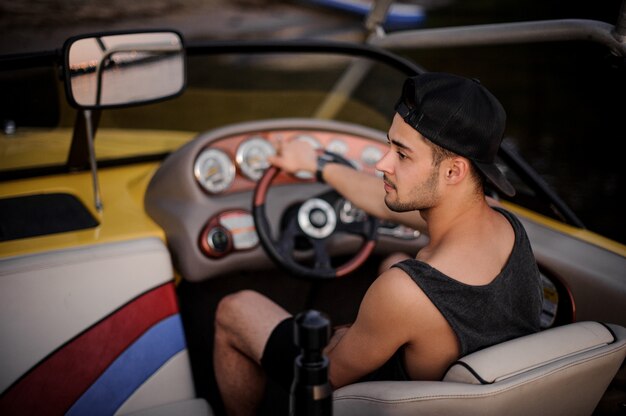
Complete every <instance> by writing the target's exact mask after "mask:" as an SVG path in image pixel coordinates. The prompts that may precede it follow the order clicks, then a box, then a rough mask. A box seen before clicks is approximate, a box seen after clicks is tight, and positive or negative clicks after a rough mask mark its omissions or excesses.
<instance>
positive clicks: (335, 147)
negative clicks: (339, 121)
mask: <svg viewBox="0 0 626 416" xmlns="http://www.w3.org/2000/svg"><path fill="white" fill-rule="evenodd" d="M326 150H328V151H329V152H333V153H337V154H338V155H342V156H343V155H345V154H346V153H348V145H347V144H346V142H344V141H343V140H340V139H333V140H332V141H331V142H330V143H328V146H326Z"/></svg>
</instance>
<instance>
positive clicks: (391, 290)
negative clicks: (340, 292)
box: [325, 269, 420, 389]
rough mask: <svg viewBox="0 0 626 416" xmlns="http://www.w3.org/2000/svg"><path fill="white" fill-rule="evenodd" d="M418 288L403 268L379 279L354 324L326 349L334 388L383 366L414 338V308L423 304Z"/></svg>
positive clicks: (363, 303)
mask: <svg viewBox="0 0 626 416" xmlns="http://www.w3.org/2000/svg"><path fill="white" fill-rule="evenodd" d="M417 290H418V289H417V285H415V283H414V282H413V281H411V279H410V278H409V277H408V276H407V275H406V274H405V273H404V272H402V271H401V270H400V269H392V270H389V271H387V272H385V273H383V274H382V275H380V276H379V277H378V279H376V281H375V282H374V283H373V284H372V285H371V286H370V288H369V289H368V291H367V293H366V294H365V297H364V298H363V301H362V302H361V306H360V308H359V313H358V315H357V318H356V321H355V322H354V324H353V325H352V326H351V327H349V328H342V330H340V331H338V332H337V333H336V334H335V335H334V336H333V337H332V339H331V342H330V343H329V346H328V347H327V349H326V351H325V352H326V354H327V355H328V358H329V360H330V368H329V378H330V383H331V385H332V386H333V388H335V389H336V388H339V387H342V386H345V385H346V384H350V383H353V382H355V381H357V380H359V379H360V378H361V377H363V376H365V375H367V374H368V373H370V372H372V371H374V370H376V369H377V368H379V367H381V366H382V365H383V364H384V363H385V362H386V361H387V360H388V359H389V358H391V356H392V355H393V354H394V353H395V352H396V350H397V349H398V348H400V347H402V346H403V345H405V344H407V343H408V342H409V341H410V339H411V333H412V330H413V328H414V327H415V326H416V322H415V321H416V315H415V314H414V313H413V312H414V311H415V309H416V307H417V308H418V307H419V306H417V305H415V292H416V291H417ZM409 311H410V312H411V313H407V312H409ZM417 319H420V318H419V315H417Z"/></svg>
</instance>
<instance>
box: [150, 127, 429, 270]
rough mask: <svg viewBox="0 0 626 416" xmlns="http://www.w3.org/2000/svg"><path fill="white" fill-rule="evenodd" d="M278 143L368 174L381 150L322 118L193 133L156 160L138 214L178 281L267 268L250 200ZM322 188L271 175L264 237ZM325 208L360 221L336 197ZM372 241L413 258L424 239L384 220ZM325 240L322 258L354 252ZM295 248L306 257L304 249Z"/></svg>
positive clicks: (373, 137)
mask: <svg viewBox="0 0 626 416" xmlns="http://www.w3.org/2000/svg"><path fill="white" fill-rule="evenodd" d="M280 140H304V141H307V142H309V143H311V144H312V146H313V147H315V148H317V149H325V150H328V151H332V152H334V153H337V154H339V155H341V156H343V157H344V158H345V159H347V160H348V161H349V162H350V163H351V164H352V165H353V167H354V168H355V169H359V170H362V171H365V172H368V173H370V174H372V175H377V172H376V168H375V165H376V162H378V160H379V159H380V158H381V157H382V156H383V155H384V153H385V152H386V147H387V145H386V136H385V134H384V133H383V132H380V131H377V130H373V129H369V128H364V127H361V126H355V125H351V124H345V123H340V122H336V121H327V120H309V119H307V120H298V119H285V120H272V121H259V122H248V123H242V124H237V125H234V126H231V127H225V128H221V129H217V130H211V131H209V132H205V133H201V134H199V135H198V136H197V137H196V138H195V139H194V140H192V141H191V142H189V143H187V144H186V145H185V146H183V147H182V148H180V149H179V150H178V151H176V152H175V153H173V154H172V155H170V156H169V157H168V158H167V159H166V160H165V161H164V163H163V164H162V165H161V167H160V168H159V169H158V170H157V172H156V173H155V175H154V177H153V178H152V180H151V182H150V184H149V186H148V189H147V191H146V199H145V206H146V210H147V212H148V214H149V215H150V216H151V217H152V218H153V219H154V220H155V221H156V222H157V223H158V224H159V225H160V226H161V227H162V228H163V230H164V231H165V234H166V236H167V239H168V243H169V245H170V247H171V250H172V255H173V258H174V262H175V263H176V266H177V268H178V269H179V271H180V273H181V274H182V276H184V278H185V279H187V280H190V281H201V280H206V279H209V278H212V277H216V276H219V275H222V274H225V273H232V272H236V271H241V270H251V269H259V268H266V267H270V266H272V262H271V260H270V259H269V258H268V256H267V254H266V253H265V252H264V251H263V248H262V247H261V246H260V244H259V236H258V233H257V230H256V228H255V222H254V218H253V213H252V210H253V207H252V200H253V194H254V190H255V187H256V185H257V183H258V182H259V180H260V178H261V177H262V175H263V173H264V172H265V170H266V168H267V167H268V166H269V163H268V161H267V158H268V156H269V155H272V154H274V152H275V150H274V149H275V144H276V143H277V142H278V141H280ZM329 190H330V188H329V187H328V186H327V185H324V184H320V183H318V182H316V181H315V178H313V177H312V175H311V174H310V173H307V172H297V173H296V174H295V175H288V174H286V173H284V172H281V173H279V174H278V176H277V177H276V178H275V179H274V180H273V182H272V186H271V188H270V190H269V191H268V195H267V198H266V203H267V209H266V213H267V216H268V220H269V222H270V224H272V232H273V233H278V232H279V228H280V227H281V220H282V219H283V216H284V214H285V212H287V211H288V210H289V209H293V207H294V206H296V205H299V204H302V203H303V202H305V201H307V200H308V199H310V198H313V197H315V196H316V195H320V194H322V193H324V192H328V191H329ZM332 209H333V210H334V211H335V215H336V218H337V219H338V221H342V222H344V223H350V222H353V221H355V220H358V219H359V218H361V217H362V216H363V215H365V214H364V213H363V212H362V211H361V210H360V209H358V208H356V207H354V206H353V205H352V204H351V203H350V202H349V201H347V200H345V199H343V198H340V197H338V198H336V200H335V201H334V203H333V204H332ZM378 235H379V239H378V243H377V247H376V250H377V251H378V252H383V253H384V252H393V251H404V252H408V253H414V252H415V250H416V249H418V248H419V247H420V245H423V244H425V242H426V241H427V237H426V236H424V235H421V234H420V233H419V232H418V231H417V230H413V229H410V228H407V227H405V226H402V225H398V224H392V223H388V222H380V223H378ZM331 240H332V241H330V242H329V245H330V247H329V252H330V254H332V255H334V256H335V255H337V256H340V255H348V254H349V253H350V252H353V251H357V250H358V248H359V244H360V242H359V241H358V240H359V238H358V237H357V236H353V235H337V236H334V235H333V237H332V238H331ZM296 249H301V251H302V253H301V256H302V257H306V256H307V253H306V252H307V249H310V247H306V245H303V246H302V247H296ZM309 251H310V250H309Z"/></svg>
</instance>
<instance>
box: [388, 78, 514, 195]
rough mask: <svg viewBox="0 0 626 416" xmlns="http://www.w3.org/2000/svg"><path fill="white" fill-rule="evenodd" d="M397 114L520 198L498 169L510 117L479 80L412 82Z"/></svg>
mask: <svg viewBox="0 0 626 416" xmlns="http://www.w3.org/2000/svg"><path fill="white" fill-rule="evenodd" d="M395 110H396V112H397V113H398V114H399V115H400V116H401V117H402V118H403V119H404V121H405V122H406V123H408V124H409V125H410V126H411V127H413V128H414V129H415V130H417V131H418V132H419V133H420V134H422V136H424V137H426V138H427V139H428V140H430V141H431V142H433V143H435V144H437V145H439V146H441V147H443V148H445V149H448V150H450V151H452V152H454V153H456V154H458V155H459V156H463V157H466V158H468V159H469V160H471V161H472V162H473V163H474V165H475V166H476V168H478V169H479V170H480V171H481V172H482V173H483V174H484V175H485V176H486V177H487V179H488V180H489V181H490V182H491V183H492V184H493V185H495V186H496V187H497V188H498V189H499V190H500V191H501V192H503V193H504V194H505V195H508V196H513V195H515V188H513V185H511V183H510V182H509V181H508V180H507V179H506V177H505V176H504V174H503V173H502V172H501V171H500V169H498V167H497V166H496V164H495V159H496V155H497V153H498V149H499V148H500V143H502V138H503V134H504V126H505V123H506V113H505V111H504V108H503V107H502V104H500V102H499V101H498V99H497V98H496V97H494V96H493V94H491V93H490V92H489V91H488V90H487V89H486V88H485V87H484V86H483V85H482V84H481V83H480V82H479V81H478V80H475V79H468V78H463V77H460V76H457V75H452V74H446V73H442V72H426V73H424V74H421V75H417V76H415V77H411V78H408V79H407V80H406V81H405V82H404V86H403V87H402V96H401V97H400V100H398V103H397V104H396V107H395Z"/></svg>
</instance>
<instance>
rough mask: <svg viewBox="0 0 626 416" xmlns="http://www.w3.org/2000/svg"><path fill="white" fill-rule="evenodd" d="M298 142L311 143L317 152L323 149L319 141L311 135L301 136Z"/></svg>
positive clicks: (298, 137)
mask: <svg viewBox="0 0 626 416" xmlns="http://www.w3.org/2000/svg"><path fill="white" fill-rule="evenodd" d="M296 140H302V141H303V142H307V143H309V144H310V145H311V146H313V149H315V150H317V149H321V148H322V144H321V143H320V142H319V140H317V139H316V138H315V137H313V136H311V135H309V134H300V135H298V136H296Z"/></svg>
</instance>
